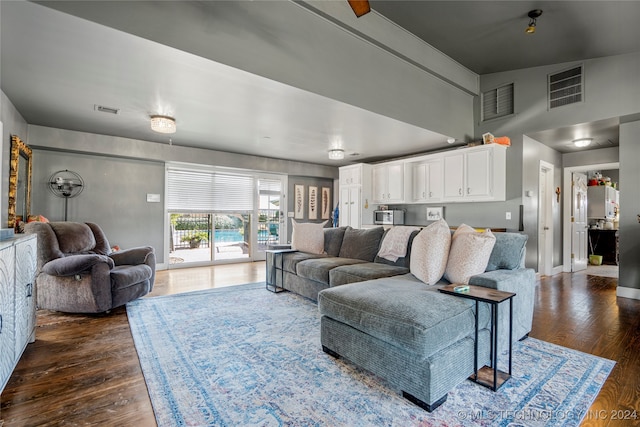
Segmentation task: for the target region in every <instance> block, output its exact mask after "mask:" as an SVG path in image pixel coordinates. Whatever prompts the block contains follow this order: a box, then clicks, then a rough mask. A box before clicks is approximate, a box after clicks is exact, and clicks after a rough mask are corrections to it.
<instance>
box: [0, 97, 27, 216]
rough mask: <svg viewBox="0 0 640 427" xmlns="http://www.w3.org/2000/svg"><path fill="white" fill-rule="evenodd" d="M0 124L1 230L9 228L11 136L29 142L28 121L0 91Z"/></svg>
mask: <svg viewBox="0 0 640 427" xmlns="http://www.w3.org/2000/svg"><path fill="white" fill-rule="evenodd" d="M0 122H2V125H3V126H2V141H1V145H0V150H1V151H0V159H1V160H2V161H1V162H0V177H1V178H0V185H2V191H0V194H1V196H0V228H5V227H6V226H7V219H8V211H7V209H8V204H7V200H8V198H9V159H10V152H11V135H18V136H19V137H20V139H22V140H23V141H24V142H25V143H26V142H27V141H28V136H29V135H28V132H27V129H28V126H27V122H26V120H25V119H24V118H23V117H22V115H20V113H19V112H18V110H16V108H15V107H14V106H13V104H12V103H11V101H10V100H9V98H7V96H6V95H5V94H4V92H2V91H0Z"/></svg>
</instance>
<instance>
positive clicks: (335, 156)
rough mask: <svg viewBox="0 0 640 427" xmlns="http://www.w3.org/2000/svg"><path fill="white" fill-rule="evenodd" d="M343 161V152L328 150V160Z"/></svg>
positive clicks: (337, 149)
mask: <svg viewBox="0 0 640 427" xmlns="http://www.w3.org/2000/svg"><path fill="white" fill-rule="evenodd" d="M342 159H344V150H342V149H340V148H334V149H332V150H329V160H342Z"/></svg>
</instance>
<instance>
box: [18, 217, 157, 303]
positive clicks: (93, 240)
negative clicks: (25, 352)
mask: <svg viewBox="0 0 640 427" xmlns="http://www.w3.org/2000/svg"><path fill="white" fill-rule="evenodd" d="M25 232H26V233H35V234H37V235H38V269H37V272H36V302H37V306H38V308H43V309H48V310H55V311H62V312H67V313H102V312H106V311H109V310H111V309H112V308H115V307H119V306H121V305H124V304H126V303H127V302H129V301H132V300H134V299H136V298H139V297H141V296H143V295H146V294H147V293H149V292H151V290H152V289H153V282H154V280H155V270H156V256H155V252H154V249H153V248H152V247H150V246H145V247H138V248H132V249H126V250H120V251H116V252H112V251H111V247H110V246H109V241H108V240H107V237H106V236H105V234H104V232H103V231H102V229H101V228H100V227H99V226H98V225H96V224H93V223H89V222H87V223H79V222H50V223H44V222H30V223H28V224H26V226H25Z"/></svg>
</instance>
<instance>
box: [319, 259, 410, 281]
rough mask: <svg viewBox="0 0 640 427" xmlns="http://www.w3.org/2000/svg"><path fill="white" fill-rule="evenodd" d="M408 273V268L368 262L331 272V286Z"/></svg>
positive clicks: (335, 269) (345, 266)
mask: <svg viewBox="0 0 640 427" xmlns="http://www.w3.org/2000/svg"><path fill="white" fill-rule="evenodd" d="M408 272H409V269H408V268H407V267H399V266H395V265H387V264H382V263H372V262H367V263H364V264H352V265H344V266H342V267H336V268H334V269H333V270H331V271H330V272H329V286H340V285H346V284H347V283H355V282H363V281H365V280H372V279H380V278H382V277H391V276H398V275H400V274H407V273H408Z"/></svg>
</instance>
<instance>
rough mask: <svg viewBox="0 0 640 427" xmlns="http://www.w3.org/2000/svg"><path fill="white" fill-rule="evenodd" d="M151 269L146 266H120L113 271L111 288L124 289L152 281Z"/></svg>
mask: <svg viewBox="0 0 640 427" xmlns="http://www.w3.org/2000/svg"><path fill="white" fill-rule="evenodd" d="M151 274H152V271H151V267H149V266H148V265H146V264H139V265H119V266H117V267H115V268H114V269H113V270H111V288H112V289H113V290H118V289H124V288H127V287H129V286H132V285H135V284H136V283H140V282H143V281H145V280H149V279H151Z"/></svg>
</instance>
